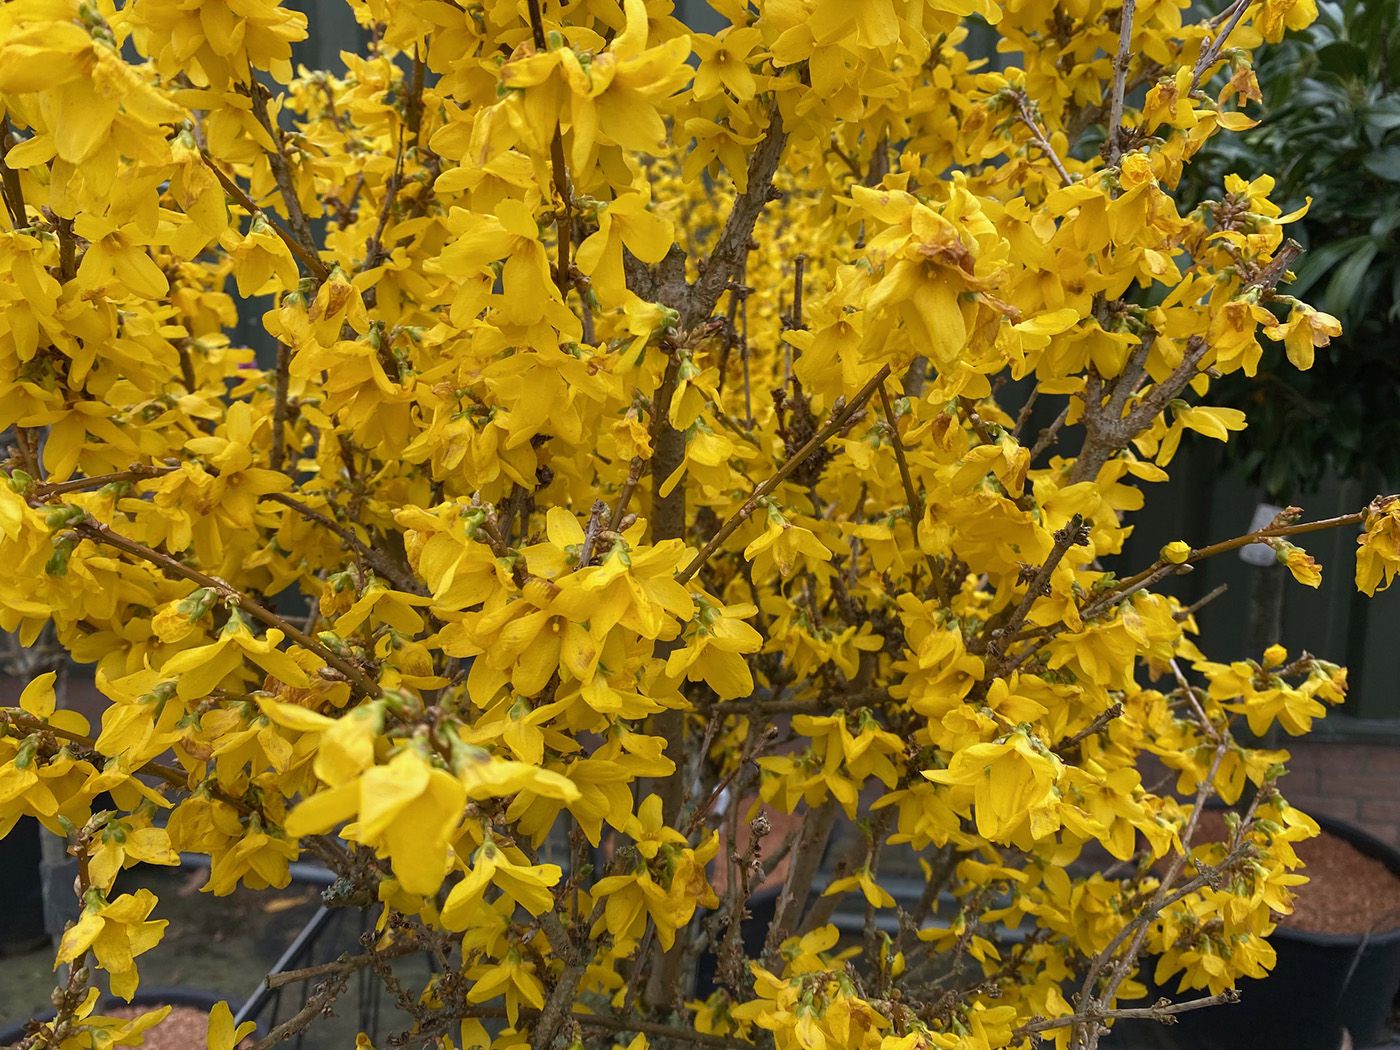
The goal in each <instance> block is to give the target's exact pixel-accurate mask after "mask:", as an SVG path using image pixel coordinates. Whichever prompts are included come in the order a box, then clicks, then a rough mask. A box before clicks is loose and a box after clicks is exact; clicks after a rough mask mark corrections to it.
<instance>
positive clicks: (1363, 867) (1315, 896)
mask: <svg viewBox="0 0 1400 1050" xmlns="http://www.w3.org/2000/svg"><path fill="white" fill-rule="evenodd" d="M1228 834H1229V832H1228V831H1227V830H1226V828H1225V821H1224V818H1223V817H1221V815H1220V813H1219V811H1218V810H1208V811H1207V812H1205V813H1203V814H1201V821H1200V827H1199V829H1198V831H1197V833H1196V842H1197V843H1203V842H1222V841H1224V840H1225V838H1226V836H1227V835H1228ZM1293 849H1294V851H1295V852H1296V853H1297V854H1298V856H1299V858H1301V859H1302V861H1303V864H1304V867H1303V868H1302V869H1301V872H1302V874H1304V875H1306V876H1307V877H1308V880H1309V881H1308V882H1305V883H1304V884H1303V885H1301V886H1298V887H1297V888H1296V889H1295V890H1294V894H1295V897H1294V901H1293V914H1291V915H1282V916H1279V919H1278V923H1279V925H1280V926H1283V927H1287V928H1288V929H1291V930H1298V931H1300V932H1303V933H1327V934H1353V935H1356V936H1361V935H1364V934H1367V933H1370V934H1373V935H1374V934H1378V933H1386V932H1387V931H1390V930H1395V929H1400V875H1396V874H1395V873H1394V872H1392V871H1391V870H1390V869H1389V868H1387V867H1386V866H1385V864H1384V863H1382V862H1381V861H1379V860H1377V859H1376V858H1374V857H1368V856H1367V855H1366V854H1364V853H1362V852H1361V851H1360V850H1358V849H1357V848H1356V847H1355V846H1353V845H1352V844H1351V843H1350V842H1347V841H1346V840H1345V839H1342V838H1338V837H1337V836H1336V835H1332V834H1330V833H1328V832H1327V831H1323V832H1322V834H1320V835H1319V836H1317V838H1312V839H1308V840H1307V841H1305V842H1296V843H1294V845H1293Z"/></svg>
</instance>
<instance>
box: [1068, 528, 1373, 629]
mask: <svg viewBox="0 0 1400 1050" xmlns="http://www.w3.org/2000/svg"><path fill="white" fill-rule="evenodd" d="M1367 513H1368V512H1367V511H1365V510H1358V511H1355V512H1353V513H1351V514H1339V515H1337V516H1336V517H1335V518H1320V519H1318V520H1317V521H1305V522H1299V523H1297V524H1293V525H1267V526H1265V527H1264V528H1262V529H1256V530H1255V531H1254V532H1247V533H1245V534H1244V535H1243V536H1236V537H1234V538H1233V539H1228V540H1221V541H1220V542H1219V543H1212V544H1210V545H1209V546H1208V547H1200V548H1193V549H1192V551H1191V553H1190V554H1189V555H1187V557H1186V560H1185V561H1184V562H1180V563H1176V562H1168V561H1164V560H1162V559H1160V558H1159V559H1158V560H1157V561H1155V562H1153V563H1152V564H1151V565H1149V566H1148V567H1147V568H1145V569H1143V570H1142V571H1141V572H1139V573H1136V574H1134V575H1132V576H1129V577H1128V578H1127V579H1126V580H1124V581H1123V582H1122V583H1120V584H1119V585H1118V587H1117V588H1115V589H1114V592H1113V594H1112V597H1114V598H1117V597H1119V596H1121V592H1125V591H1127V590H1129V589H1130V588H1133V587H1134V586H1135V585H1136V584H1139V583H1140V582H1141V581H1143V580H1146V579H1147V578H1148V577H1150V576H1151V575H1152V574H1153V573H1155V572H1158V571H1160V570H1161V569H1163V568H1166V567H1167V566H1170V565H1176V567H1177V568H1178V569H1180V567H1181V565H1196V564H1197V563H1199V562H1202V561H1205V559H1207V558H1213V557H1215V556H1216V555H1217V554H1227V553H1229V552H1230V551H1233V550H1239V549H1240V548H1241V547H1247V546H1249V545H1250V544H1251V543H1258V542H1260V541H1261V540H1268V539H1275V538H1279V537H1283V536H1300V535H1304V534H1306V533H1309V532H1321V531H1323V530H1324V529H1335V528H1339V527H1341V526H1344V525H1359V524H1361V523H1362V522H1363V521H1365V520H1366V514H1367ZM1212 597H1214V594H1211V595H1207V596H1206V598H1205V599H1203V600H1202V604H1204V602H1205V601H1206V600H1209V599H1210V598H1212ZM1101 601H1103V599H1100V602H1101ZM1096 604H1097V603H1096ZM1193 608H1194V607H1193Z"/></svg>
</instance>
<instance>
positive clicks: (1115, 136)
mask: <svg viewBox="0 0 1400 1050" xmlns="http://www.w3.org/2000/svg"><path fill="white" fill-rule="evenodd" d="M1136 13H1137V0H1123V8H1122V11H1121V13H1120V18H1121V21H1122V24H1121V25H1120V26H1119V30H1118V53H1117V54H1115V55H1114V56H1113V90H1112V92H1111V93H1110V95H1109V105H1108V143H1107V145H1108V158H1107V159H1108V163H1109V164H1117V163H1118V159H1119V158H1120V157H1121V156H1122V155H1123V96H1124V95H1125V94H1126V93H1127V87H1128V66H1129V65H1130V64H1131V63H1132V58H1133V55H1132V36H1133V20H1134V17H1135V15H1136Z"/></svg>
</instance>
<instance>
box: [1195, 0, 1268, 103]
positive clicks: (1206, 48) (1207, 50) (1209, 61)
mask: <svg viewBox="0 0 1400 1050" xmlns="http://www.w3.org/2000/svg"><path fill="white" fill-rule="evenodd" d="M1253 3H1254V0H1234V3H1232V4H1231V5H1230V6H1229V7H1227V8H1226V9H1225V10H1224V11H1222V12H1220V14H1218V15H1216V16H1215V17H1214V18H1212V19H1211V20H1210V25H1211V26H1212V28H1213V27H1215V26H1217V25H1220V24H1221V23H1222V22H1224V23H1225V28H1224V29H1222V30H1221V31H1220V32H1219V33H1217V34H1216V36H1215V38H1214V39H1213V40H1212V39H1210V38H1207V41H1208V42H1206V41H1203V42H1202V44H1201V53H1200V55H1199V56H1198V57H1197V58H1196V65H1195V67H1194V68H1193V69H1192V70H1191V86H1190V88H1188V89H1187V92H1186V93H1187V94H1188V95H1194V94H1195V93H1196V89H1197V88H1199V87H1200V86H1201V81H1203V80H1204V79H1205V76H1206V73H1208V72H1209V71H1210V68H1211V66H1213V65H1215V63H1216V62H1217V61H1219V59H1220V53H1221V52H1222V51H1223V50H1225V41H1226V40H1228V39H1229V38H1230V34H1231V33H1232V32H1234V29H1235V26H1237V25H1239V22H1240V19H1241V18H1243V17H1244V13H1245V12H1246V11H1248V10H1249V8H1250V5H1251V4H1253Z"/></svg>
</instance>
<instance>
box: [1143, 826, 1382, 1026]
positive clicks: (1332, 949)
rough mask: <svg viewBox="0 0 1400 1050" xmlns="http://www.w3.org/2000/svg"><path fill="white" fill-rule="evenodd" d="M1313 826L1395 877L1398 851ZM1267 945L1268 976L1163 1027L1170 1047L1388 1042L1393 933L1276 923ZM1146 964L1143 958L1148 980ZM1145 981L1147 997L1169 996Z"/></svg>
mask: <svg viewBox="0 0 1400 1050" xmlns="http://www.w3.org/2000/svg"><path fill="white" fill-rule="evenodd" d="M1317 822H1318V823H1319V824H1321V825H1322V828H1323V830H1324V831H1327V832H1330V833H1331V834H1333V835H1335V836H1336V837H1337V838H1339V839H1342V840H1343V841H1345V842H1348V843H1350V844H1351V845H1352V846H1354V847H1355V848H1356V849H1357V850H1358V851H1360V852H1361V853H1363V854H1365V855H1366V856H1368V857H1373V858H1375V859H1376V860H1379V861H1380V862H1381V863H1382V864H1384V865H1385V866H1386V867H1387V868H1389V869H1390V870H1391V871H1392V872H1393V873H1394V874H1395V875H1396V876H1397V877H1400V851H1397V850H1395V849H1394V848H1392V847H1391V846H1388V845H1386V844H1385V843H1384V842H1381V841H1380V840H1378V839H1375V838H1372V837H1371V836H1370V835H1367V834H1366V833H1365V832H1363V831H1361V830H1359V829H1357V828H1355V827H1352V826H1351V825H1350V824H1346V823H1343V822H1341V821H1337V820H1332V819H1329V818H1327V817H1319V818H1317ZM1269 941H1270V943H1271V944H1272V945H1273V946H1274V950H1275V952H1277V954H1278V962H1277V964H1276V965H1275V966H1274V969H1273V972H1272V973H1270V974H1269V976H1268V977H1267V978H1265V979H1264V980H1262V981H1255V980H1244V981H1242V982H1241V984H1240V1001H1239V1003H1237V1004H1235V1005H1233V1006H1219V1007H1212V1008H1210V1009H1208V1010H1198V1011H1195V1012H1192V1013H1186V1014H1181V1015H1180V1022H1181V1023H1180V1024H1177V1025H1172V1026H1171V1027H1169V1028H1167V1029H1166V1030H1165V1034H1169V1037H1170V1040H1171V1042H1173V1043H1174V1044H1175V1045H1176V1046H1177V1047H1180V1048H1181V1050H1283V1048H1287V1050H1338V1047H1340V1046H1341V1045H1342V1030H1343V1029H1345V1030H1346V1031H1347V1032H1348V1033H1350V1036H1351V1040H1352V1045H1354V1046H1356V1047H1358V1048H1361V1047H1375V1046H1380V1045H1383V1044H1385V1043H1387V1042H1389V1041H1390V1040H1391V1038H1392V1034H1391V1030H1390V1024H1389V1018H1390V1012H1391V1009H1392V1004H1393V1003H1394V1001H1395V995H1396V991H1397V989H1400V929H1389V930H1384V931H1376V932H1373V933H1371V934H1370V935H1362V934H1355V935H1352V934H1323V933H1307V932H1305V931H1303V930H1294V929H1289V928H1288V927H1286V926H1280V927H1279V928H1278V930H1277V931H1275V933H1274V935H1273V936H1272V937H1270V938H1269ZM1152 966H1153V961H1152V960H1147V966H1146V970H1147V975H1148V977H1149V978H1150V977H1151V973H1152ZM1148 984H1149V989H1150V991H1149V994H1150V996H1151V997H1152V998H1154V999H1155V998H1156V996H1157V995H1158V994H1163V995H1169V994H1171V993H1169V992H1168V991H1167V990H1166V989H1159V988H1156V987H1152V984H1151V982H1150V981H1149V982H1148ZM1173 992H1174V989H1173ZM1172 997H1175V996H1172ZM1152 1023H1153V1022H1139V1023H1136V1024H1135V1027H1137V1028H1138V1030H1139V1031H1140V1030H1141V1026H1142V1025H1143V1024H1152ZM1124 1034H1125V1035H1126V1034H1128V1030H1125V1031H1124Z"/></svg>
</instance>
